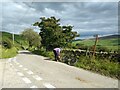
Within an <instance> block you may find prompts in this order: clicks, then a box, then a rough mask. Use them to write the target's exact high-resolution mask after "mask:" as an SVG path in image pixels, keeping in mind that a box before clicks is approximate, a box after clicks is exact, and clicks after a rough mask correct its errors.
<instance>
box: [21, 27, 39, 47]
mask: <svg viewBox="0 0 120 90" xmlns="http://www.w3.org/2000/svg"><path fill="white" fill-rule="evenodd" d="M21 36H22V37H24V38H25V39H26V40H27V41H28V43H29V47H32V46H35V47H39V46H40V45H41V37H40V36H39V34H38V33H37V32H35V31H34V30H33V29H31V28H27V29H25V30H24V31H23V32H22V34H21Z"/></svg>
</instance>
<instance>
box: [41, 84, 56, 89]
mask: <svg viewBox="0 0 120 90" xmlns="http://www.w3.org/2000/svg"><path fill="white" fill-rule="evenodd" d="M43 85H44V86H45V87H46V88H55V87H54V86H53V85H51V84H49V83H44V84H43Z"/></svg>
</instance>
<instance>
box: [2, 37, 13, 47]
mask: <svg viewBox="0 0 120 90" xmlns="http://www.w3.org/2000/svg"><path fill="white" fill-rule="evenodd" d="M2 45H3V46H4V47H5V48H8V49H10V48H12V46H13V44H12V42H11V40H10V39H8V38H5V39H4V40H3V41H2Z"/></svg>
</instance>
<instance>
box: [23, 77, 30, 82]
mask: <svg viewBox="0 0 120 90" xmlns="http://www.w3.org/2000/svg"><path fill="white" fill-rule="evenodd" d="M22 79H23V81H24V82H25V83H31V81H30V80H29V79H28V78H26V77H24V78H22Z"/></svg>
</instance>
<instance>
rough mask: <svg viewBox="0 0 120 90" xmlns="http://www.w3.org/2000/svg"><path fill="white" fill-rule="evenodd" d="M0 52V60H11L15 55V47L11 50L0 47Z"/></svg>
mask: <svg viewBox="0 0 120 90" xmlns="http://www.w3.org/2000/svg"><path fill="white" fill-rule="evenodd" d="M0 52H1V54H0V58H11V57H14V56H16V55H17V49H16V48H15V47H12V48H11V49H6V48H3V47H0Z"/></svg>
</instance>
